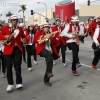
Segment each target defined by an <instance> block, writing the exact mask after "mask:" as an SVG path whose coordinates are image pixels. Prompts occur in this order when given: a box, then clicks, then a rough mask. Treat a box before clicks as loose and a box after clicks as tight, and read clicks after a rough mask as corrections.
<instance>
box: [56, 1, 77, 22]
mask: <svg viewBox="0 0 100 100" xmlns="http://www.w3.org/2000/svg"><path fill="white" fill-rule="evenodd" d="M73 15H75V2H72V0H64V1H61V2H58V3H57V4H56V5H55V16H56V17H60V18H61V19H62V22H65V21H66V19H70V17H71V16H73Z"/></svg>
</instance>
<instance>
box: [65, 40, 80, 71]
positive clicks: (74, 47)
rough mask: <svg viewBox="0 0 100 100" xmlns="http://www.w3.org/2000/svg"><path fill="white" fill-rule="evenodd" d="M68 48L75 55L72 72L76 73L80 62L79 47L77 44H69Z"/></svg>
mask: <svg viewBox="0 0 100 100" xmlns="http://www.w3.org/2000/svg"><path fill="white" fill-rule="evenodd" d="M67 46H68V48H69V50H72V53H73V62H72V71H75V70H76V64H77V63H78V62H79V57H78V52H79V46H78V45H77V44H76V43H75V42H73V43H67Z"/></svg>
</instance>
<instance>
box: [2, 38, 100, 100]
mask: <svg viewBox="0 0 100 100" xmlns="http://www.w3.org/2000/svg"><path fill="white" fill-rule="evenodd" d="M91 44H92V41H91V39H90V37H89V38H87V39H85V43H84V44H82V45H80V52H79V57H80V62H81V63H82V66H81V67H80V68H78V72H79V74H80V76H74V75H73V74H72V72H71V60H72V53H71V52H70V51H69V50H68V51H67V53H66V63H67V67H63V66H62V63H61V59H58V60H57V61H56V65H54V67H53V74H54V77H53V78H51V83H52V86H51V87H47V86H45V85H44V83H43V77H44V73H45V70H46V65H45V61H44V60H43V58H40V57H39V56H38V65H35V64H34V63H32V64H33V67H32V69H33V71H31V72H29V71H28V70H27V66H26V64H24V63H23V64H22V77H23V86H24V87H23V89H22V90H14V91H13V92H11V93H7V92H6V86H7V80H6V78H2V77H1V76H0V100H100V66H99V65H100V63H98V66H97V67H98V69H97V70H94V69H92V68H91V62H92V59H93V50H92V48H91ZM32 59H33V58H32ZM13 74H15V72H14V71H13ZM14 79H15V75H14Z"/></svg>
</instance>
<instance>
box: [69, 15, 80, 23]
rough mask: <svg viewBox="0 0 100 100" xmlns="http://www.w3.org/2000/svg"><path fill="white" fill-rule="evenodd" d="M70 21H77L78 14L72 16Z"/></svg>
mask: <svg viewBox="0 0 100 100" xmlns="http://www.w3.org/2000/svg"><path fill="white" fill-rule="evenodd" d="M71 22H79V19H78V16H72V17H71Z"/></svg>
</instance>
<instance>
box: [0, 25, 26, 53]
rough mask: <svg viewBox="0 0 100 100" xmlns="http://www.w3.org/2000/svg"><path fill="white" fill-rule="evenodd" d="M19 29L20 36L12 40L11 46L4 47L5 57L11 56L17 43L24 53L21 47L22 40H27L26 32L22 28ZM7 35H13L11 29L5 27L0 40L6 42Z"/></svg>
mask: <svg viewBox="0 0 100 100" xmlns="http://www.w3.org/2000/svg"><path fill="white" fill-rule="evenodd" d="M18 29H19V34H18V35H17V37H16V38H15V39H14V37H13V38H12V39H11V44H10V45H5V46H4V52H3V54H4V55H10V54H12V52H13V49H14V46H15V43H16V44H17V46H18V48H19V49H20V50H21V51H22V45H21V38H25V35H24V31H23V29H22V28H21V27H19V28H18ZM6 35H11V27H9V26H5V27H4V28H3V30H2V33H1V34H0V40H4V39H5V36H6Z"/></svg>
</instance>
